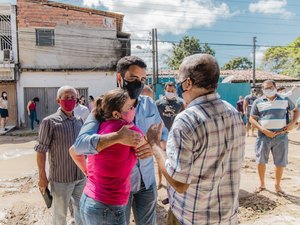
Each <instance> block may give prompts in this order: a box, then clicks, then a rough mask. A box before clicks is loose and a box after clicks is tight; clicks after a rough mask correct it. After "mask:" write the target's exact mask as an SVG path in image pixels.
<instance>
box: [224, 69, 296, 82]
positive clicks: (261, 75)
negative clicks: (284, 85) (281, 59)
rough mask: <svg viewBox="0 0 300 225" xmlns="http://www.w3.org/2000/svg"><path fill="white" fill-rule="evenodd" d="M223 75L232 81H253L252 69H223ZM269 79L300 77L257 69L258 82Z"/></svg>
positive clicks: (278, 79)
mask: <svg viewBox="0 0 300 225" xmlns="http://www.w3.org/2000/svg"><path fill="white" fill-rule="evenodd" d="M221 76H223V77H227V78H225V79H227V80H230V82H231V83H239V82H247V81H249V80H250V81H252V79H253V71H252V70H221ZM229 76H230V77H229ZM269 79H270V80H274V81H281V82H295V81H300V79H298V78H295V77H290V76H286V75H282V74H277V73H271V72H267V71H261V70H256V71H255V80H256V82H259V83H261V82H263V81H265V80H269Z"/></svg>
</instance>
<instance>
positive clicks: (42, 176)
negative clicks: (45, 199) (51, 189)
mask: <svg viewBox="0 0 300 225" xmlns="http://www.w3.org/2000/svg"><path fill="white" fill-rule="evenodd" d="M36 161H37V165H38V171H39V181H38V186H39V188H40V189H41V191H42V193H43V194H45V190H46V187H48V184H49V181H48V178H47V175H46V169H45V168H46V152H37V154H36Z"/></svg>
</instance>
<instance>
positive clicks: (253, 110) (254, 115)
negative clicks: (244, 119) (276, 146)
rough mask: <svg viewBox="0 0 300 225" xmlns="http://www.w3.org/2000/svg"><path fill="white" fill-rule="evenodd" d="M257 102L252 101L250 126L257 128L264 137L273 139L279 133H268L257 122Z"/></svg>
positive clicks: (268, 131)
mask: <svg viewBox="0 0 300 225" xmlns="http://www.w3.org/2000/svg"><path fill="white" fill-rule="evenodd" d="M257 102H258V101H257V100H255V101H254V103H253V105H252V108H251V112H250V118H249V122H250V123H251V124H252V126H253V127H254V128H257V129H258V130H259V131H260V132H262V133H263V134H264V135H266V136H267V137H270V138H273V137H275V136H276V135H278V134H279V133H276V132H273V131H270V130H268V129H266V128H264V127H263V126H261V125H260V124H259V122H258V118H259V111H258V107H257Z"/></svg>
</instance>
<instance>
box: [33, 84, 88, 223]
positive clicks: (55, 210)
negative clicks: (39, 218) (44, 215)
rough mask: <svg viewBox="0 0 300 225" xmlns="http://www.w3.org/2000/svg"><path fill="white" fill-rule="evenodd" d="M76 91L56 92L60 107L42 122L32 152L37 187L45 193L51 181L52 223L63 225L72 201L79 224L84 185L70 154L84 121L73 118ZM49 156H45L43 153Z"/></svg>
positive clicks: (72, 89) (63, 90) (62, 90)
mask: <svg viewBox="0 0 300 225" xmlns="http://www.w3.org/2000/svg"><path fill="white" fill-rule="evenodd" d="M76 95H77V93H76V90H75V89H74V88H73V87H71V86H63V87H61V88H59V89H58V91H57V99H56V101H57V103H58V104H59V105H60V108H59V109H58V110H57V112H56V113H54V114H52V115H50V116H48V117H46V118H44V119H43V121H42V123H41V125H40V131H39V138H38V141H37V144H36V145H35V147H34V150H35V151H36V152H37V165H38V170H39V182H38V186H39V188H40V190H41V192H42V193H45V192H46V189H47V188H48V184H49V182H50V187H51V192H52V195H53V206H52V217H53V219H52V224H53V225H66V224H67V222H66V217H67V209H68V205H69V202H70V200H71V202H72V204H73V209H74V219H75V224H76V225H81V224H82V222H81V219H80V213H79V200H80V197H81V194H82V191H83V188H84V186H85V176H84V174H83V173H82V172H81V170H80V169H79V168H78V167H77V166H76V164H75V163H74V162H73V160H72V159H71V157H70V155H69V148H70V147H71V146H72V145H73V143H74V141H75V139H76V137H77V135H78V133H79V131H80V129H81V127H82V124H83V121H82V119H81V118H80V117H75V116H74V113H73V110H74V108H75V105H76ZM46 153H48V154H46ZM47 155H48V158H49V173H48V174H49V177H47V175H46V169H45V164H46V158H47Z"/></svg>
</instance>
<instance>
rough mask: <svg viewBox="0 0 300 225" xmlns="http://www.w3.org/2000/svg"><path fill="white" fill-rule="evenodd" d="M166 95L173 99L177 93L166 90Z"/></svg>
mask: <svg viewBox="0 0 300 225" xmlns="http://www.w3.org/2000/svg"><path fill="white" fill-rule="evenodd" d="M165 96H166V98H167V99H173V98H175V97H176V95H175V93H173V92H167V91H166V92H165Z"/></svg>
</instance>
